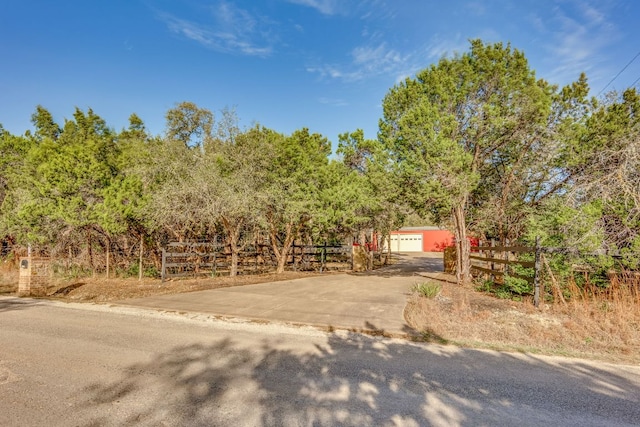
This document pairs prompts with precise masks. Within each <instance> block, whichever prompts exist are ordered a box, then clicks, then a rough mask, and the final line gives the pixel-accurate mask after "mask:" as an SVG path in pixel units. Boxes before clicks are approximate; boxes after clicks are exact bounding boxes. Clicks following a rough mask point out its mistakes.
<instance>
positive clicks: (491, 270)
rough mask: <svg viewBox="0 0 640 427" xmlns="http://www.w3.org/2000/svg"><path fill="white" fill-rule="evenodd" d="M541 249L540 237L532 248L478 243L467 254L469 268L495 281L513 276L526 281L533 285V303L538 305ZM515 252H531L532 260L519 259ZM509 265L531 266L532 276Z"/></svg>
mask: <svg viewBox="0 0 640 427" xmlns="http://www.w3.org/2000/svg"><path fill="white" fill-rule="evenodd" d="M542 250H543V249H542V248H541V247H540V239H536V246H535V247H533V248H532V247H527V246H501V245H496V244H495V243H494V242H491V244H490V245H489V246H487V245H479V246H476V247H474V248H472V251H473V253H472V254H471V255H470V256H469V259H470V260H471V270H472V271H475V272H477V273H480V274H486V275H488V276H489V277H491V279H492V280H493V281H496V279H498V280H500V281H504V280H505V278H506V277H515V278H517V279H521V280H525V281H527V282H528V283H530V284H531V285H533V288H534V291H533V303H534V305H535V306H536V307H538V305H539V304H540V272H541V271H540V270H541V262H540V255H541V253H542ZM516 254H518V255H522V254H533V261H530V260H520V259H518V256H516ZM511 266H520V267H523V268H533V276H529V275H523V274H519V273H517V272H515V271H512V269H510V268H509V267H511Z"/></svg>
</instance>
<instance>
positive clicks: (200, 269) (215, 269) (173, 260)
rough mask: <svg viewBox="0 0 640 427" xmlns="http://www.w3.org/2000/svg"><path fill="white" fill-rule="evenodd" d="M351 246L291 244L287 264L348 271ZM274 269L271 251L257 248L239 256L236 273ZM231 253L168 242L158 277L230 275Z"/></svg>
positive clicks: (296, 268) (213, 246) (214, 247)
mask: <svg viewBox="0 0 640 427" xmlns="http://www.w3.org/2000/svg"><path fill="white" fill-rule="evenodd" d="M352 262H353V260H352V251H351V246H335V245H327V244H324V245H293V246H292V247H291V250H290V252H289V256H288V258H287V265H288V266H289V268H291V269H293V270H294V271H309V270H316V271H327V270H346V269H351V265H352ZM275 266H276V260H275V258H274V257H273V254H272V251H271V248H270V247H269V246H268V245H257V246H255V247H251V248H248V249H246V250H243V251H241V252H240V253H239V256H238V273H239V274H259V273H264V272H268V271H271V270H273V269H274V268H275ZM230 267H231V253H230V252H229V251H228V250H227V248H226V246H225V245H222V244H218V243H184V242H173V243H169V244H168V245H167V246H166V247H165V248H164V249H163V250H162V268H161V278H162V280H163V281H164V280H165V279H169V278H177V277H196V276H212V277H213V276H219V275H225V274H229V271H230Z"/></svg>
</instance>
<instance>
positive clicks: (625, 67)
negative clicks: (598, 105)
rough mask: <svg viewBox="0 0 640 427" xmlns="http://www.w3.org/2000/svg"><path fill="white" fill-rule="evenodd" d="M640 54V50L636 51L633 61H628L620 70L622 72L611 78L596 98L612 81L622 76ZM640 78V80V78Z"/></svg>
mask: <svg viewBox="0 0 640 427" xmlns="http://www.w3.org/2000/svg"><path fill="white" fill-rule="evenodd" d="M638 56H640V51H639V52H638V53H636V56H634V57H633V59H632V60H631V61H629V62H628V63H627V65H625V66H624V67H623V68H622V70H620V72H619V73H618V74H616V76H615V77H614V78H612V79H611V81H609V83H607V84H606V85H605V86H604V87H603V88H602V89H600V92H598V94H597V95H596V98H597V97H598V96H600V94H601V93H602V92H604V90H605V89H606V88H608V87H609V85H610V84H611V83H613V82H614V81H615V80H616V79H617V78H618V77H620V74H622V73H623V72H624V70H626V69H627V67H628V66H629V65H631V63H632V62H633V61H635V60H636V58H637V57H638ZM638 80H640V78H639V79H638ZM638 80H636V81H635V82H634V83H633V84H634V85H635V84H636V82H637V81H638ZM632 86H633V85H632Z"/></svg>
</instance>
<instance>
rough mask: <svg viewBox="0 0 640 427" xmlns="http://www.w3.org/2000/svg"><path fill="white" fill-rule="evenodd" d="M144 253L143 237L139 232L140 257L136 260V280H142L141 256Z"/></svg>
mask: <svg viewBox="0 0 640 427" xmlns="http://www.w3.org/2000/svg"><path fill="white" fill-rule="evenodd" d="M143 255H144V237H143V235H142V234H140V259H139V260H138V281H139V282H141V281H142V257H143Z"/></svg>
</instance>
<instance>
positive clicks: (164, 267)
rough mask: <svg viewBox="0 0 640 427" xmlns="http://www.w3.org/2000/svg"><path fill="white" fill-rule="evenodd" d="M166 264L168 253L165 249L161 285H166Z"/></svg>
mask: <svg viewBox="0 0 640 427" xmlns="http://www.w3.org/2000/svg"><path fill="white" fill-rule="evenodd" d="M166 263H167V252H166V251H165V249H164V248H162V272H161V273H160V277H161V283H164V278H165V275H166V269H167V268H166Z"/></svg>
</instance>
